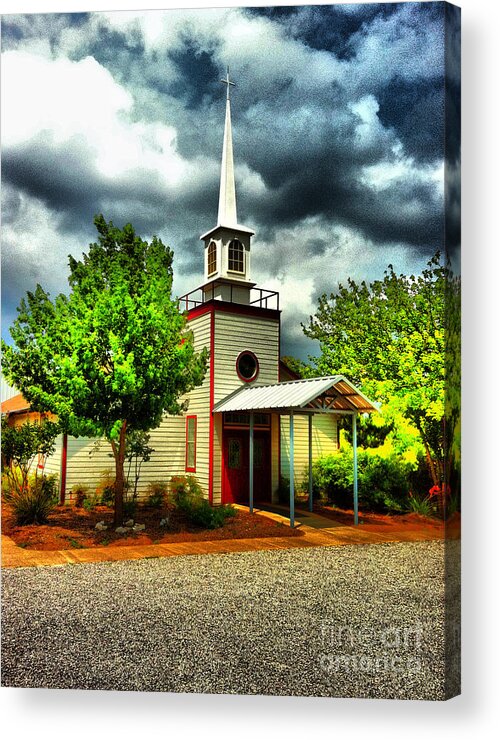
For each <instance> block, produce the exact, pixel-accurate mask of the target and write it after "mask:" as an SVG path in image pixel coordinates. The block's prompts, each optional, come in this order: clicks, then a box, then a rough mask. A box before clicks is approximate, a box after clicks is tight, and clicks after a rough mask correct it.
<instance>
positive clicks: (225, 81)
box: [221, 67, 236, 100]
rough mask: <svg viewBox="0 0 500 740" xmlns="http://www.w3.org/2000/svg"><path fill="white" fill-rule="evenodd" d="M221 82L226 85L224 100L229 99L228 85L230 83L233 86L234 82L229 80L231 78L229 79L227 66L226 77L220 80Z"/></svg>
mask: <svg viewBox="0 0 500 740" xmlns="http://www.w3.org/2000/svg"><path fill="white" fill-rule="evenodd" d="M221 82H222V84H223V85H227V90H226V100H229V86H230V85H232V86H233V87H235V85H236V83H235V82H231V80H230V79H229V67H228V68H227V73H226V79H225V80H221Z"/></svg>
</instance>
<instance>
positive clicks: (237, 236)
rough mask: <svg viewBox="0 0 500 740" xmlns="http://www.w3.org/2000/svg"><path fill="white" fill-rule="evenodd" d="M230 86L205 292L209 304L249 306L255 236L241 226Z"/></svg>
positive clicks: (206, 237)
mask: <svg viewBox="0 0 500 740" xmlns="http://www.w3.org/2000/svg"><path fill="white" fill-rule="evenodd" d="M221 82H223V83H224V85H227V91H226V121H225V125H224V143H223V145H222V163H221V173H220V188H219V212H218V217H217V226H215V227H214V228H213V229H210V231H207V232H206V233H205V234H202V235H201V237H200V239H202V240H203V241H204V242H205V283H204V285H203V290H204V293H205V297H206V299H207V300H208V299H209V298H208V297H209V296H210V297H211V298H213V299H220V300H224V301H229V300H230V301H231V302H232V303H234V302H236V303H249V301H250V291H251V289H252V288H253V286H254V285H255V283H252V281H251V277H250V239H251V237H252V236H253V234H254V232H253V231H252V229H249V228H248V227H246V226H241V225H240V224H238V217H237V212H236V188H235V183H234V161H233V135H232V130H231V101H230V88H231V86H234V82H232V81H231V80H230V79H229V67H228V69H227V74H226V78H225V79H224V80H221Z"/></svg>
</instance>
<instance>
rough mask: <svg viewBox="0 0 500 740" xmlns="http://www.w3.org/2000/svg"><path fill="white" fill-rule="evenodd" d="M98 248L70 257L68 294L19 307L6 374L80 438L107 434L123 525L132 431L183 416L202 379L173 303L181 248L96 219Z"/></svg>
mask: <svg viewBox="0 0 500 740" xmlns="http://www.w3.org/2000/svg"><path fill="white" fill-rule="evenodd" d="M94 223H95V225H96V228H97V231H98V233H99V237H98V241H97V242H96V243H93V244H90V246H89V250H88V254H83V256H82V259H81V260H76V259H75V258H73V257H71V256H70V257H69V268H70V275H69V285H70V288H71V291H70V293H69V296H65V295H59V296H57V298H56V299H55V301H54V302H53V301H51V300H50V297H49V295H48V294H47V293H46V292H45V291H44V290H43V289H42V288H41V287H40V286H39V285H38V286H37V287H36V290H35V291H34V292H30V293H28V294H27V297H26V299H23V300H22V301H21V304H20V306H19V308H18V317H17V319H16V320H15V322H14V324H13V326H12V328H11V336H12V339H13V340H14V346H7V345H6V344H5V343H2V348H3V352H4V373H5V375H6V377H7V379H8V380H9V382H11V383H13V384H14V385H15V386H16V387H17V388H19V390H20V391H22V393H23V395H24V396H25V398H26V399H27V400H28V401H29V402H30V404H31V406H32V407H33V408H34V409H36V410H41V411H52V412H53V413H54V414H57V416H58V418H59V420H60V423H61V425H62V427H63V428H64V430H65V431H67V432H68V433H69V434H71V435H74V436H80V435H87V436H95V437H97V436H103V437H105V438H106V439H107V440H108V442H109V443H110V445H111V448H112V452H113V457H114V460H115V476H116V478H115V524H121V523H122V519H123V492H124V461H125V456H126V454H127V445H126V441H127V433H129V432H133V431H137V430H141V431H148V430H149V429H154V428H155V427H157V426H159V424H160V422H161V420H162V416H163V414H164V413H165V412H167V413H169V414H179V413H180V412H181V411H182V410H183V409H184V408H185V404H183V403H182V402H181V400H180V397H181V396H182V394H184V393H186V392H188V391H189V390H191V389H192V388H193V387H195V386H197V385H199V384H200V383H201V382H202V381H203V377H204V375H205V370H206V361H207V351H206V350H203V351H202V352H201V353H198V354H197V353H196V352H195V350H194V347H193V342H192V335H191V334H190V332H188V331H187V329H186V318H185V316H184V315H183V314H182V313H180V312H179V310H178V306H177V302H176V301H175V300H173V299H172V297H171V293H172V278H173V272H172V259H173V252H172V250H171V249H170V248H169V247H167V246H165V245H164V244H163V243H162V242H161V240H160V239H158V238H157V237H153V239H152V240H151V243H148V242H146V241H143V240H142V239H141V238H140V237H139V236H138V235H137V234H136V233H135V231H134V228H133V227H132V226H131V225H130V224H127V225H126V226H124V227H123V229H118V228H117V227H115V226H114V225H113V224H112V222H109V223H107V222H106V221H105V219H104V217H103V216H102V215H100V216H97V217H96V218H95V219H94Z"/></svg>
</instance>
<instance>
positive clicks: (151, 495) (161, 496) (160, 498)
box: [146, 482, 168, 509]
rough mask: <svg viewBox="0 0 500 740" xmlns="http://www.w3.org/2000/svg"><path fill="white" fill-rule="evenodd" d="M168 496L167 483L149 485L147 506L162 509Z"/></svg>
mask: <svg viewBox="0 0 500 740" xmlns="http://www.w3.org/2000/svg"><path fill="white" fill-rule="evenodd" d="M167 496H168V485H167V484H166V483H161V482H157V483H150V484H149V485H148V497H147V500H146V505H147V506H149V507H150V508H151V509H161V508H162V506H163V505H164V504H165V501H166V500H167Z"/></svg>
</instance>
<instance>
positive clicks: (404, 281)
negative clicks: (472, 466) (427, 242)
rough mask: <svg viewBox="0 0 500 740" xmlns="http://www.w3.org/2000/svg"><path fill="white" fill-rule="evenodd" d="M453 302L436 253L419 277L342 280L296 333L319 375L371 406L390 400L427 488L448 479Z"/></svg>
mask: <svg viewBox="0 0 500 740" xmlns="http://www.w3.org/2000/svg"><path fill="white" fill-rule="evenodd" d="M459 294H460V283H459V281H458V280H457V279H452V275H451V272H450V270H449V268H448V267H447V266H445V265H443V264H442V262H441V259H440V255H439V253H437V254H436V255H435V256H434V257H433V258H432V259H431V260H430V261H429V262H428V263H427V267H426V269H424V270H423V271H422V274H421V275H416V276H415V275H410V276H407V275H397V274H396V273H395V271H394V269H393V267H392V265H389V267H388V269H387V271H386V272H385V274H384V278H383V280H377V281H374V282H372V283H371V284H367V283H366V282H361V283H356V282H355V281H354V280H351V279H349V280H348V283H347V285H346V286H344V285H339V287H338V291H337V293H335V294H331V295H330V296H326V295H323V296H322V297H321V298H320V300H319V306H318V310H317V312H316V314H315V316H312V317H311V318H310V322H309V325H308V326H307V327H304V331H305V333H306V334H307V335H308V336H309V337H311V338H313V339H317V340H318V341H319V343H320V348H321V355H320V357H319V358H316V359H315V360H314V362H315V365H316V368H317V371H318V372H319V373H320V374H331V373H340V374H344V375H346V376H348V377H349V378H351V379H352V380H353V381H354V382H355V383H356V384H357V385H359V386H360V387H361V388H362V389H363V390H364V391H365V392H366V393H367V394H368V395H370V396H371V397H373V398H375V399H376V400H378V401H382V402H388V401H389V400H390V399H394V397H397V399H398V406H399V408H400V409H401V411H402V413H403V415H404V417H405V418H406V419H408V420H409V421H410V422H411V423H412V424H413V425H414V426H415V427H416V428H417V429H418V432H419V434H420V437H421V439H422V443H423V445H424V449H425V452H426V459H427V463H428V466H429V472H430V474H431V477H432V480H433V482H434V484H435V485H440V484H441V483H442V482H443V481H444V480H445V479H447V478H448V475H449V469H448V468H449V464H450V444H451V439H452V437H453V431H452V430H450V434H448V433H447V424H446V420H445V400H446V398H447V389H448V384H450V383H451V382H452V378H451V376H450V372H451V367H450V365H451V364H452V363H451V364H450V357H451V356H453V357H454V361H455V365H456V364H457V362H458V367H459V355H460V346H459V342H460V333H459V331H458V333H457V331H456V330H455V331H452V327H455V329H456V326H460V299H459ZM450 306H452V309H450ZM455 405H456V402H455ZM446 416H447V418H451V416H450V414H449V413H447V415H446ZM453 424H454V422H453V423H452V426H453Z"/></svg>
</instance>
